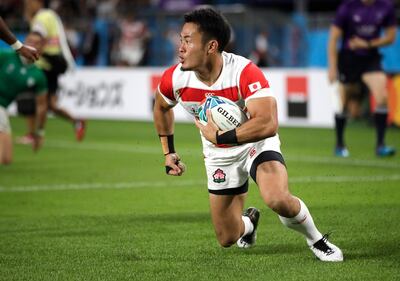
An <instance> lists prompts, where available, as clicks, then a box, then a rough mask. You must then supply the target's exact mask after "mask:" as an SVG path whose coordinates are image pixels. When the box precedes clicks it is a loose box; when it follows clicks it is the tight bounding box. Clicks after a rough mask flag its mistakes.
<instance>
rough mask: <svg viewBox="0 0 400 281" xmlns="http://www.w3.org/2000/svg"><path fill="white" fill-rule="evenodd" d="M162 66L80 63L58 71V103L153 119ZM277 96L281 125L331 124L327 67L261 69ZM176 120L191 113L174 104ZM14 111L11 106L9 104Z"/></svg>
mask: <svg viewBox="0 0 400 281" xmlns="http://www.w3.org/2000/svg"><path fill="white" fill-rule="evenodd" d="M164 69H165V68H150V67H149V68H79V69H77V70H75V71H74V72H71V73H67V74H64V75H63V76H61V77H60V80H59V84H60V89H59V92H58V97H59V103H60V106H61V107H64V108H65V109H67V110H68V111H70V112H71V113H72V114H73V115H74V116H77V117H80V118H86V119H116V120H145V121H151V120H152V119H153V115H152V106H153V102H154V93H155V91H156V89H157V86H158V83H159V81H160V79H161V75H162V73H163V71H164ZM263 72H264V74H265V76H266V78H267V79H268V81H269V85H270V87H271V89H272V92H273V93H274V95H275V96H276V98H277V101H278V114H279V122H280V125H287V126H314V127H332V126H333V114H334V101H333V100H334V99H335V98H336V97H335V96H336V93H334V92H335V91H334V87H333V86H331V85H329V83H328V81H327V73H326V70H325V69H281V68H280V69H263ZM174 110H175V118H176V120H177V121H183V122H187V121H191V120H192V117H191V116H190V115H189V114H188V113H186V112H185V111H183V109H182V108H181V107H180V106H179V105H178V106H176V107H175V109H174ZM10 112H11V113H15V106H12V107H11V110H10Z"/></svg>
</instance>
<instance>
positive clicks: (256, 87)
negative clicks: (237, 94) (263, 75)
mask: <svg viewBox="0 0 400 281" xmlns="http://www.w3.org/2000/svg"><path fill="white" fill-rule="evenodd" d="M260 89H261V83H260V82H258V81H257V82H255V83H252V84H250V85H249V90H250V92H251V93H254V92H255V91H257V90H260Z"/></svg>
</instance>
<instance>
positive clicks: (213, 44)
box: [207, 40, 218, 54]
mask: <svg viewBox="0 0 400 281" xmlns="http://www.w3.org/2000/svg"><path fill="white" fill-rule="evenodd" d="M216 52H218V41H217V40H210V41H209V42H208V46H207V54H212V53H216Z"/></svg>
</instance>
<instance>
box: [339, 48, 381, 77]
mask: <svg viewBox="0 0 400 281" xmlns="http://www.w3.org/2000/svg"><path fill="white" fill-rule="evenodd" d="M381 60H382V56H381V55H380V54H379V53H378V51H373V52H371V53H370V54H368V55H365V56H360V55H356V54H354V52H351V51H347V50H346V51H340V52H339V58H338V70H339V81H340V82H342V83H344V84H347V83H356V82H360V81H361V76H362V75H363V74H364V73H366V72H372V71H383V70H382V65H381Z"/></svg>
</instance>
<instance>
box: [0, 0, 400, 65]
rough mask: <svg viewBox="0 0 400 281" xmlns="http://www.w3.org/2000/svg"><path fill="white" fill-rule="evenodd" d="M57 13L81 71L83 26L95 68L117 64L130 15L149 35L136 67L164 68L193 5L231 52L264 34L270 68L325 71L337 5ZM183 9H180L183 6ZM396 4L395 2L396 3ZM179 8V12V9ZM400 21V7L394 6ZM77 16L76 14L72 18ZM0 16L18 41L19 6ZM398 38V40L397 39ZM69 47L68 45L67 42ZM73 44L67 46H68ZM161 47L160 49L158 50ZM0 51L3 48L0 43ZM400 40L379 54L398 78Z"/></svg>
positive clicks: (256, 1) (222, 4)
mask: <svg viewBox="0 0 400 281" xmlns="http://www.w3.org/2000/svg"><path fill="white" fill-rule="evenodd" d="M48 2H49V5H50V6H51V7H54V8H55V9H57V10H58V12H59V13H60V15H61V17H62V18H63V20H64V23H65V25H66V26H67V28H68V30H69V31H70V32H71V33H72V34H71V38H72V36H75V37H76V38H78V39H77V40H76V42H74V43H73V44H74V45H75V46H73V49H74V52H75V56H76V59H77V61H78V64H80V65H83V64H85V61H84V59H83V43H84V42H83V39H84V34H85V32H86V31H87V29H85V28H87V26H88V25H89V26H91V27H92V28H93V29H94V30H95V32H96V35H98V36H99V40H98V46H97V48H98V51H97V53H96V61H95V65H98V66H107V65H114V64H116V60H115V49H116V48H114V47H113V46H114V44H115V43H116V41H117V39H118V34H119V32H118V29H119V28H118V25H119V22H120V19H121V17H122V15H124V14H129V13H134V14H135V15H136V17H137V18H138V20H141V21H143V22H144V23H146V25H147V26H148V28H149V30H150V32H151V39H150V41H149V42H148V44H147V46H146V47H147V52H146V58H145V59H144V61H143V63H142V64H141V65H144V66H165V65H169V64H171V63H173V62H174V60H175V49H176V48H175V45H174V41H173V40H174V38H173V36H172V35H173V34H174V33H176V32H177V31H179V26H180V24H181V18H182V13H184V12H185V11H186V10H188V9H190V8H191V7H194V6H195V5H198V4H211V5H215V6H216V7H217V8H218V9H220V10H221V11H222V12H223V13H224V14H225V15H226V16H227V18H228V20H229V21H230V22H231V24H232V28H233V31H234V40H233V42H232V44H231V50H232V51H234V52H235V53H238V54H241V55H243V56H246V57H250V55H251V53H252V51H253V50H254V48H255V40H254V38H255V37H256V35H257V34H258V33H259V32H261V31H266V32H267V34H268V45H269V56H270V64H269V65H270V66H276V67H326V64H327V62H326V42H327V37H328V28H329V25H330V22H331V20H332V18H333V15H334V11H335V9H336V7H337V6H338V5H339V4H340V2H341V1H340V0H301V1H294V0H283V1H282V0H280V1H277V0H251V1H240V0H230V1H227V0H219V1H203V0H192V1H179V0H165V1H162V0H159V1H146V0H137V1H126V0H120V1H113V0H97V1H76V0H68V1H62V2H61V1H58V0H52V1H48ZM183 2H184V3H185V4H184V5H183V4H182V3H183ZM395 2H400V1H398V0H395ZM179 7H180V9H179ZM397 9H398V11H397V14H398V15H399V14H400V13H399V11H400V6H399V5H397ZM77 11H78V12H77ZM0 12H1V14H2V16H3V17H4V18H5V19H6V21H7V23H8V24H9V25H10V27H11V28H12V29H13V31H15V32H16V33H17V35H18V36H19V37H20V38H21V39H23V37H24V35H25V34H26V32H27V30H28V24H27V23H26V22H25V21H24V20H23V16H22V15H23V1H20V0H18V1H2V3H1V4H0ZM399 37H400V36H398V38H399ZM71 41H72V40H71ZM71 44H72V42H71ZM160 46H163V48H160ZM0 47H5V45H4V43H0ZM399 49H400V39H397V41H396V43H395V44H394V45H392V46H390V47H387V48H384V49H383V52H384V54H385V60H384V67H385V70H386V71H388V72H391V73H397V72H400V52H398V50H399Z"/></svg>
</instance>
